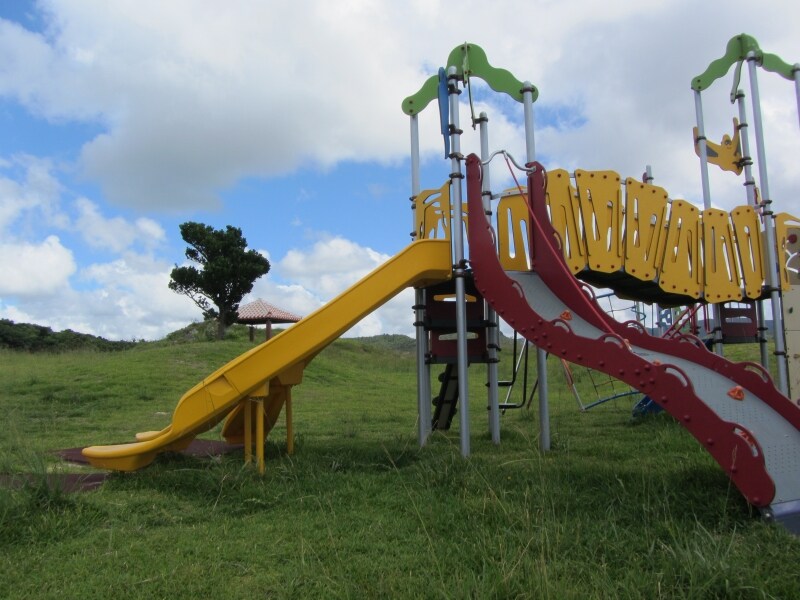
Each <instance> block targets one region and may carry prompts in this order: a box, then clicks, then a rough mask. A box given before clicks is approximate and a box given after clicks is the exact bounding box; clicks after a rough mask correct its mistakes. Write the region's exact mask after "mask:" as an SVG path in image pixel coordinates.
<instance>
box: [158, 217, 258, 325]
mask: <svg viewBox="0 0 800 600" xmlns="http://www.w3.org/2000/svg"><path fill="white" fill-rule="evenodd" d="M180 230H181V237H182V238H183V241H184V242H186V243H187V244H189V247H188V248H186V258H188V259H189V260H190V261H192V262H194V263H197V264H198V265H199V266H200V267H201V268H197V267H196V266H194V265H192V266H186V267H179V266H178V265H175V268H174V269H172V273H171V274H170V278H171V280H170V282H169V289H171V290H173V291H175V292H178V293H179V294H183V295H185V296H188V297H189V298H191V299H192V301H193V302H194V303H195V304H197V306H199V307H200V309H201V310H202V311H203V317H205V318H206V319H216V320H217V339H218V340H221V339H223V338H224V337H225V328H226V327H228V326H229V325H231V324H232V323H233V322H234V321H236V315H237V311H238V310H239V302H241V301H242V298H244V296H245V294H247V293H249V292H250V290H252V289H253V283H255V280H256V279H258V278H259V277H261V276H262V275H264V274H266V273H267V272H268V271H269V261H268V260H267V259H266V258H264V257H263V256H262V255H261V254H259V253H258V252H256V251H255V250H248V249H247V240H245V239H244V237H242V230H241V229H239V228H238V227H231V226H230V225H228V226H227V227H226V228H225V229H224V230H223V229H214V228H213V227H210V226H208V225H203V224H202V223H194V222H192V221H188V222H186V223H182V224H181V225H180Z"/></svg>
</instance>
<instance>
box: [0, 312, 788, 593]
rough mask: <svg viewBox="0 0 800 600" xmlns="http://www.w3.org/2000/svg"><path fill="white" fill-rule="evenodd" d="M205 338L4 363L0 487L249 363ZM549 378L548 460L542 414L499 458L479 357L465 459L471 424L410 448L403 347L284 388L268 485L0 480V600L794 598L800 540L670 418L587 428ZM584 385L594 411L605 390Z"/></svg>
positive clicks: (215, 480) (126, 433)
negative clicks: (289, 402) (752, 505)
mask: <svg viewBox="0 0 800 600" xmlns="http://www.w3.org/2000/svg"><path fill="white" fill-rule="evenodd" d="M195 329H197V328H195ZM192 331H194V330H192V329H190V330H187V331H184V332H182V333H178V334H176V335H174V336H169V337H168V338H167V339H165V340H162V341H160V342H152V343H144V344H136V345H133V346H132V347H130V348H128V349H124V350H122V351H120V352H97V351H96V350H80V351H72V352H62V353H58V354H52V353H43V354H30V353H20V352H12V351H9V350H0V410H2V413H3V421H4V427H3V428H2V429H0V466H1V467H2V468H0V471H4V472H22V471H26V472H33V473H36V474H38V476H39V478H40V479H39V483H40V484H41V483H42V482H43V481H44V476H45V474H46V473H47V472H58V471H62V470H65V469H66V470H70V471H80V470H81V468H80V467H75V466H65V465H63V464H62V463H60V462H59V461H58V460H57V459H56V458H55V457H54V456H53V455H52V451H53V450H55V449H59V448H66V447H72V446H82V445H88V444H103V443H114V442H120V441H129V440H132V439H133V435H134V434H135V432H137V431H143V430H151V429H158V428H161V427H163V426H165V425H167V424H168V423H169V419H170V414H171V412H172V410H173V408H174V406H175V404H176V402H177V400H178V398H179V397H180V396H181V394H182V393H183V392H184V391H185V390H186V389H188V388H189V387H191V386H192V385H193V384H194V383H196V382H197V381H199V380H200V379H201V378H202V377H204V376H205V375H207V374H208V373H210V372H212V371H213V370H214V369H216V368H217V367H219V366H221V365H222V364H224V363H225V362H226V361H228V360H230V359H232V358H234V357H236V356H238V355H239V354H240V353H241V352H243V351H245V350H247V349H248V348H251V347H252V343H251V342H249V341H248V338H247V331H246V328H241V329H234V330H233V332H232V334H231V335H229V337H228V339H227V340H224V341H221V342H212V341H205V339H204V336H203V335H200V334H199V333H198V332H197V331H195V333H192ZM732 351H734V352H736V353H737V356H738V357H740V358H747V357H750V355H753V354H754V353H755V351H756V350H755V349H754V348H749V347H737V348H736V349H733V350H732ZM503 354H504V355H505V356H504V363H503V365H502V370H503V373H504V376H508V374H509V373H508V363H509V362H511V361H509V360H508V359H509V356H508V354H510V353H509V351H508V350H506V351H504V353H503ZM533 362H534V364H535V361H533ZM531 368H532V371H533V373H534V375H533V377H535V367H534V366H533V365H532V367H531ZM549 369H550V370H551V372H550V387H551V414H552V438H553V450H552V452H550V453H548V454H546V455H542V454H540V453H539V451H538V449H537V442H538V439H537V431H538V423H537V416H536V414H535V409H534V410H532V411H527V410H524V409H522V410H516V411H508V412H507V413H506V414H505V415H504V416H503V417H502V428H503V433H502V443H501V445H500V446H499V447H495V446H494V445H493V444H492V443H491V440H490V438H489V436H488V433H487V417H486V402H485V398H484V395H485V387H484V381H485V368H484V366H483V365H476V366H474V367H473V369H471V371H472V373H471V380H470V390H471V400H470V411H471V413H470V415H471V427H472V432H473V435H472V456H471V457H470V458H469V459H468V460H464V459H462V458H461V457H460V455H459V447H458V445H459V443H458V431H457V422H458V419H456V420H455V426H454V430H453V431H451V432H435V433H434V435H433V437H432V438H431V440H430V443H429V444H428V445H427V446H426V447H425V448H423V449H421V450H420V449H419V448H418V447H417V443H416V399H415V398H416V381H415V365H414V345H413V340H410V339H409V338H406V337H404V336H379V337H377V338H365V339H341V340H338V341H336V342H335V343H333V344H332V345H331V346H330V347H328V348H327V349H326V350H324V351H323V352H321V353H320V354H319V355H318V356H317V358H316V359H315V360H314V361H313V362H312V363H311V364H310V365H309V367H308V368H307V369H306V372H305V377H304V383H303V384H302V385H300V386H298V387H297V388H295V391H294V399H295V401H294V407H295V411H294V412H295V432H296V434H295V435H296V439H295V444H296V452H295V454H294V455H293V456H291V457H288V456H286V454H285V448H286V441H285V434H286V431H285V427H284V425H283V421H282V419H281V421H280V422H279V424H278V426H276V428H275V430H274V431H273V433H272V434H271V435H270V438H269V440H268V445H267V457H268V463H267V473H266V475H265V476H263V477H260V476H258V474H257V473H256V472H255V471H254V469H252V468H246V467H244V466H243V465H242V456H241V453H234V454H230V455H225V456H222V457H216V458H214V459H200V458H189V457H186V456H183V455H165V456H163V457H161V458H159V459H158V460H157V461H156V463H154V464H153V465H152V466H151V467H148V468H146V469H144V470H142V471H140V472H137V473H132V474H116V475H112V476H111V477H110V478H109V479H108V480H107V481H106V483H105V484H104V485H103V486H102V487H101V488H100V489H99V490H97V491H94V492H91V493H87V494H80V495H70V496H66V495H64V494H62V493H60V492H58V491H57V490H55V489H52V488H48V487H47V486H45V485H40V484H34V485H31V486H28V487H27V488H24V489H20V490H12V489H6V488H0V552H2V555H3V558H4V560H3V561H0V590H2V593H0V595H2V596H3V597H8V598H28V597H36V598H59V599H61V598H65V597H67V598H72V597H109V596H113V597H115V598H127V597H130V598H143V597H170V598H206V597H214V596H217V597H225V598H252V597H276V598H290V597H297V598H308V597H386V596H390V597H415V598H417V597H533V598H539V597H552V598H559V599H561V598H595V597H603V598H606V597H607V598H614V597H625V598H675V597H681V598H717V597H719V598H722V597H724V598H751V597H752V598H770V597H774V598H792V597H800V581H799V580H798V578H797V575H796V565H797V564H798V561H800V541H798V540H797V539H796V538H793V537H791V536H790V535H788V534H786V533H785V532H784V531H782V530H780V529H778V528H775V527H771V526H769V525H768V524H765V523H763V522H762V521H761V520H760V519H758V518H757V517H756V516H755V515H753V514H752V512H751V510H750V509H749V507H748V506H747V504H746V503H745V502H744V501H743V499H742V497H741V496H740V495H739V493H738V492H737V491H736V489H735V488H732V487H731V485H730V484H729V482H728V480H727V478H726V477H725V476H724V474H723V473H722V472H721V470H720V469H719V467H718V466H717V465H716V463H714V462H713V461H712V460H711V458H710V457H709V456H708V455H707V454H705V453H704V452H703V451H702V450H701V448H700V447H699V446H698V444H697V443H696V442H695V441H694V439H693V438H691V437H690V436H689V435H688V434H687V433H686V432H685V431H684V430H683V429H681V428H680V427H679V426H678V425H677V424H676V423H674V422H673V421H672V419H670V418H669V417H667V416H661V417H658V418H652V419H647V420H645V421H642V422H635V423H634V422H632V421H631V419H630V408H631V404H632V403H633V401H634V399H635V398H628V399H624V400H620V401H616V402H612V403H608V404H605V405H603V406H601V407H598V408H596V409H594V410H592V411H590V412H587V413H581V412H579V411H578V410H577V407H576V402H575V399H574V398H573V397H572V395H571V393H570V392H569V390H568V389H567V387H566V386H565V385H564V382H563V375H562V373H561V366H560V364H559V363H557V362H556V361H550V362H549ZM436 373H437V371H434V377H435V375H436ZM574 374H575V377H576V380H577V382H578V385H579V389H580V393H581V394H582V396H583V398H584V400H591V399H594V398H596V396H597V394H602V393H604V392H603V390H604V389H605V387H604V386H605V385H606V381H605V380H603V379H602V378H601V377H599V376H597V377H595V378H594V383H593V381H592V378H591V377H590V376H589V373H588V372H586V371H583V370H580V369H577V368H576V369H575V370H574ZM595 384H597V385H598V388H599V390H600V391H595V387H594V385H595ZM434 386H435V382H434ZM517 393H518V392H517ZM204 437H207V438H209V439H219V432H218V431H217V430H215V431H211V432H208V433H207V434H204Z"/></svg>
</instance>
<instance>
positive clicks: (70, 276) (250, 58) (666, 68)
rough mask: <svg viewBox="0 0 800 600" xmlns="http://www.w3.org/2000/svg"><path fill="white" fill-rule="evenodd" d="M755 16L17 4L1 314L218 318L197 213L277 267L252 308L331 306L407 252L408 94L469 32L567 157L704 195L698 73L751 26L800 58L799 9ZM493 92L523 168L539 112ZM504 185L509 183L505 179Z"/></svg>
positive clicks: (11, 44)
mask: <svg viewBox="0 0 800 600" xmlns="http://www.w3.org/2000/svg"><path fill="white" fill-rule="evenodd" d="M749 6H750V5H749V4H747V3H744V2H739V1H732V2H724V3H723V2H704V3H697V2H691V1H688V0H687V1H679V2H667V1H662V2H648V3H633V2H623V1H617V2H608V3H603V4H602V5H598V4H597V3H594V2H591V1H590V0H581V1H579V0H575V1H571V2H563V3H552V2H545V1H530V0H528V1H524V2H523V1H519V2H517V1H511V0H509V1H503V2H495V3H486V2H482V3H478V2H472V1H470V0H467V1H464V2H458V3H450V2H435V1H433V0H424V1H423V0H419V1H412V2H408V3H395V2H371V3H368V2H359V1H349V2H337V3H331V2H327V1H323V0H317V1H309V2H296V3H280V2H250V1H244V0H234V1H231V2H226V3H218V2H211V1H206V0H199V1H196V0H191V1H190V0H173V1H171V2H169V3H164V2H155V1H149V0H138V1H134V0H120V1H117V2H113V3H109V2H105V1H101V0H85V1H83V2H67V1H62V0H43V1H40V2H33V1H30V2H26V1H15V2H3V3H0V132H2V134H1V135H0V317H4V318H10V319H12V320H15V321H24V322H35V323H40V324H44V325H49V326H51V327H53V328H54V329H64V328H72V329H75V330H78V331H85V332H89V333H95V334H99V335H104V336H106V337H109V338H112V339H131V338H137V339H138V338H145V339H155V338H158V337H161V336H163V335H164V334H166V333H168V332H169V331H172V330H174V329H176V328H178V327H181V326H183V325H185V324H187V323H189V322H191V321H193V320H198V319H199V318H200V313H199V310H198V309H197V308H196V307H195V306H194V305H193V304H192V303H191V302H190V301H188V300H187V299H185V298H183V297H180V296H178V295H176V294H174V293H173V292H171V291H169V290H168V289H167V282H168V277H169V271H170V270H171V268H172V266H173V265H174V264H175V263H180V262H181V261H182V260H183V250H184V244H183V242H182V240H181V239H180V236H179V233H178V225H179V224H180V223H182V222H184V221H187V220H195V221H201V222H204V223H208V224H210V225H213V226H215V227H224V226H225V225H229V224H230V225H234V226H237V227H240V228H241V229H242V230H243V233H244V235H245V237H246V238H247V240H248V242H249V245H250V247H252V248H256V249H258V250H260V251H263V252H265V253H266V254H268V256H269V258H270V261H271V263H272V270H271V271H270V273H269V274H268V275H267V276H266V277H264V278H262V279H261V280H259V281H258V282H257V283H256V287H255V289H254V292H253V296H252V297H256V296H260V297H263V298H265V299H267V300H268V301H270V302H273V303H275V304H277V305H279V306H282V307H284V308H286V309H288V310H291V311H293V312H297V313H300V314H306V313H308V312H309V311H311V310H313V309H314V308H316V307H318V306H320V305H321V304H322V303H324V302H326V301H328V300H330V299H331V298H332V297H333V296H335V295H336V294H338V293H339V292H341V291H342V290H343V289H344V288H345V287H346V286H347V285H349V284H351V283H353V282H354V281H356V280H357V279H358V278H360V277H361V276H363V275H365V274H366V273H368V272H369V271H370V270H372V269H373V268H375V267H376V266H377V265H378V264H380V263H382V262H383V261H385V260H386V259H387V258H389V257H390V256H391V255H393V254H395V253H397V252H398V251H399V250H401V249H402V248H403V247H404V246H405V245H406V244H407V243H408V242H409V240H410V238H409V232H410V231H411V227H412V224H411V211H410V209H409V204H410V203H409V201H408V197H409V195H410V172H409V158H408V155H409V150H408V148H409V141H408V119H407V117H406V116H405V115H403V113H402V112H401V110H400V103H401V102H402V100H403V98H404V97H406V96H407V95H410V94H412V93H414V92H416V91H417V90H418V89H419V87H420V86H421V85H422V83H423V82H424V81H425V79H426V78H427V77H428V76H430V75H431V74H433V73H434V72H435V71H436V69H437V68H438V66H440V65H441V63H442V62H443V61H444V60H445V59H446V57H447V55H448V54H449V52H450V50H452V48H453V47H454V46H456V45H458V44H460V43H462V42H463V41H464V40H468V41H471V42H474V43H477V44H479V45H480V46H482V47H483V48H484V50H485V51H486V53H487V56H488V57H489V60H490V61H491V62H492V63H493V64H495V65H497V66H502V67H504V68H507V69H509V70H510V71H511V72H512V73H514V75H516V76H517V77H518V78H520V79H523V80H525V79H528V80H531V81H533V82H534V83H535V84H536V85H537V86H538V87H539V88H540V92H541V94H540V99H539V101H538V102H537V104H536V107H535V109H536V110H535V114H536V124H537V152H538V158H539V159H540V160H542V161H544V162H545V164H546V165H547V166H553V167H566V168H569V169H572V168H575V167H581V168H585V169H613V170H617V171H618V172H620V173H621V174H622V175H623V176H629V175H632V176H638V175H639V174H640V173H641V172H642V171H643V170H644V166H645V164H652V165H653V169H654V173H655V175H656V180H657V182H658V183H660V184H661V185H663V186H664V187H666V188H667V189H668V190H669V191H670V194H671V195H672V196H673V197H684V198H687V199H689V200H692V201H694V202H700V193H699V169H698V166H697V159H696V157H695V156H694V154H693V151H692V145H691V127H692V125H693V124H694V105H693V99H692V95H691V92H690V90H689V82H690V80H691V78H692V77H693V76H695V75H697V74H699V72H701V71H702V70H704V69H705V67H706V66H707V65H708V63H709V62H710V61H711V60H713V59H714V58H717V57H718V56H720V55H721V54H722V53H723V52H724V48H725V44H726V43H727V41H728V40H729V39H730V38H731V37H732V36H733V35H736V34H738V33H741V32H747V33H749V34H751V35H753V36H755V37H756V38H757V39H758V41H759V42H760V44H761V47H762V49H764V50H765V51H768V52H774V53H777V54H779V55H780V56H782V57H783V58H784V59H785V60H787V61H788V62H796V61H798V60H800V39H798V38H797V36H796V31H793V30H792V28H791V27H790V26H786V25H785V24H786V23H793V22H796V21H797V17H800V9H798V8H797V7H796V6H795V4H794V3H793V2H789V1H786V2H774V3H770V7H771V8H770V9H769V10H767V9H760V12H754V11H752V10H750V8H749ZM776 14H780V15H782V16H781V18H776V17H775V15H776ZM453 32H455V33H453ZM760 83H761V86H762V99H763V101H764V113H765V119H766V121H767V127H768V135H769V136H770V137H769V141H770V142H771V144H772V145H771V148H775V150H774V153H773V154H771V155H770V170H771V173H775V174H776V175H775V176H773V177H771V180H770V183H771V189H772V195H773V198H774V199H775V200H776V203H780V204H779V205H778V210H786V211H788V212H794V213H795V214H798V213H800V206H798V203H800V201H798V200H797V199H796V197H797V195H796V194H795V193H793V190H796V189H797V186H798V184H800V181H798V179H800V177H798V173H797V172H796V171H797V170H796V167H795V166H794V164H795V163H796V157H797V156H798V151H800V146H798V138H799V137H800V136H798V135H797V133H798V131H797V117H796V105H795V101H794V93H793V89H792V86H791V84H789V83H788V82H785V81H783V80H779V78H775V77H774V76H773V77H767V76H764V77H762V78H761V81H760ZM729 86H730V80H729V79H726V80H725V81H724V82H723V83H721V84H719V85H718V86H717V89H713V90H710V91H709V93H708V96H707V98H705V99H704V103H705V106H706V111H707V117H706V118H707V132H708V135H709V137H710V138H711V139H714V138H721V136H722V134H723V133H730V131H728V130H729V129H730V119H731V116H732V115H733V113H732V110H731V108H730V106H729V105H728V104H727V103H726V101H725V98H726V96H727V93H728V91H729ZM465 96H466V94H464V98H463V100H464V103H463V106H462V117H461V118H462V127H463V128H464V129H465V138H464V141H463V149H464V150H465V151H470V150H473V149H475V148H476V147H477V140H476V134H475V133H474V132H472V130H471V128H470V127H469V123H468V116H467V108H466V97H465ZM474 96H475V98H474V100H475V103H476V107H477V110H478V111H481V110H485V111H487V112H488V114H489V118H490V136H491V139H492V144H493V146H494V147H498V148H499V147H502V148H506V149H509V150H510V151H511V152H513V153H516V154H518V155H520V156H521V155H522V153H523V149H524V140H523V134H522V128H521V122H522V111H521V108H520V107H517V106H516V105H515V103H514V102H511V101H509V100H507V99H504V98H498V97H497V96H496V95H494V94H493V93H490V92H489V90H487V89H485V88H484V89H481V88H478V89H476V90H475V94H474ZM436 119H437V115H435V114H433V107H432V106H431V107H430V108H429V109H428V110H427V111H426V112H425V113H423V115H422V117H421V134H422V151H423V159H424V163H423V187H438V186H440V185H441V184H442V183H443V182H444V180H445V178H446V177H447V174H448V173H449V163H448V161H444V160H443V159H442V148H441V137H440V136H439V135H438V126H437V122H436ZM787 124H788V126H787ZM787 131H788V133H787ZM778 174H779V175H780V177H778ZM713 177H714V180H713V182H712V183H713V184H714V187H713V189H714V201H715V204H717V205H719V206H721V207H723V208H730V207H732V206H734V205H736V204H742V203H744V199H743V196H742V193H741V185H740V184H741V182H740V181H736V180H735V179H733V178H730V177H727V176H726V175H722V174H716V173H715V174H714V176H713ZM493 181H496V185H497V186H498V187H502V186H504V185H507V184H508V183H509V182H508V181H507V176H505V175H504V174H503V173H502V171H498V172H497V173H496V175H495V174H493ZM412 303H413V302H412V297H411V295H410V293H409V292H407V293H405V294H401V296H400V297H398V298H397V299H396V300H394V301H392V302H390V303H389V304H388V305H387V306H386V307H384V308H383V309H382V310H380V311H378V312H376V313H375V314H373V315H370V316H369V317H367V318H365V319H364V320H363V321H362V322H361V323H360V324H359V325H357V326H356V327H355V328H354V329H353V330H352V331H351V332H350V333H351V334H352V335H372V334H377V333H393V332H401V333H410V332H411V331H412V329H411V320H412V319H411V311H410V306H411V304H412Z"/></svg>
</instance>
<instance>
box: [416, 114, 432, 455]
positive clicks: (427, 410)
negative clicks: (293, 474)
mask: <svg viewBox="0 0 800 600" xmlns="http://www.w3.org/2000/svg"><path fill="white" fill-rule="evenodd" d="M419 188H420V183H419V119H418V118H417V115H411V211H412V222H413V227H414V228H415V229H416V226H417V221H416V210H415V209H416V199H417V195H418V194H419V191H420V189H419ZM411 236H412V238H414V239H416V236H417V232H416V231H412V233H411ZM414 325H415V327H414V330H415V332H416V341H417V429H418V432H417V438H418V442H419V446H420V448H421V447H422V446H424V445H425V444H426V442H427V441H428V436H429V435H430V433H431V366H430V364H428V361H427V355H428V332H427V331H425V290H423V289H420V288H417V289H415V290H414Z"/></svg>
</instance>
